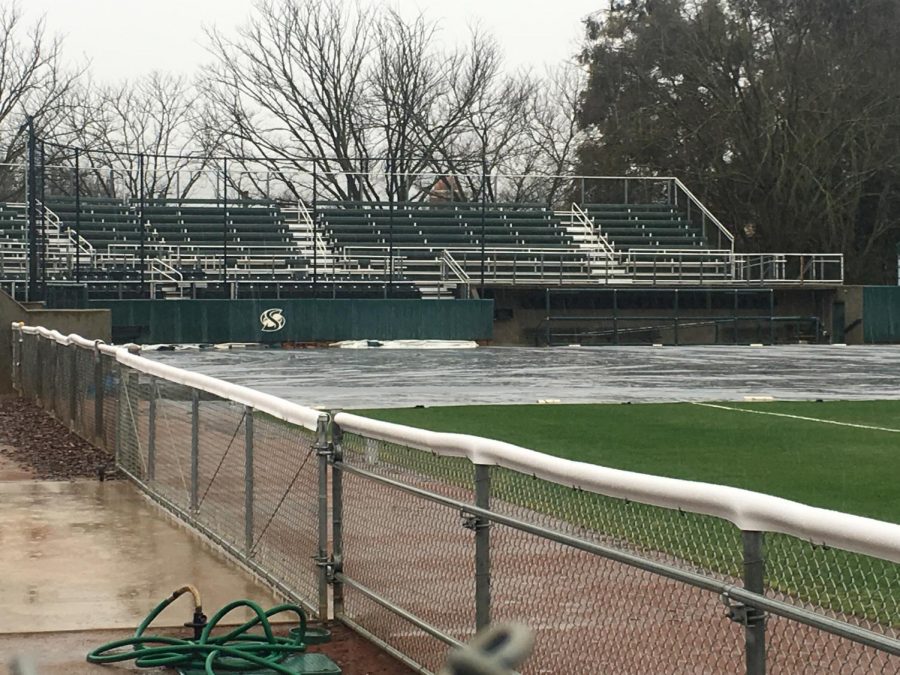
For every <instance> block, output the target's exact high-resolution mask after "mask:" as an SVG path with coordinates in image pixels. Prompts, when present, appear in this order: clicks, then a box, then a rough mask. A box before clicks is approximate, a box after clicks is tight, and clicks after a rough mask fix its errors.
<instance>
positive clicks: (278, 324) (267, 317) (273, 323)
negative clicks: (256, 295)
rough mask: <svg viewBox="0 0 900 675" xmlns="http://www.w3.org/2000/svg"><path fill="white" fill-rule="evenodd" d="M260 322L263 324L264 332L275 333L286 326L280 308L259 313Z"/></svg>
mask: <svg viewBox="0 0 900 675" xmlns="http://www.w3.org/2000/svg"><path fill="white" fill-rule="evenodd" d="M259 322H260V323H261V324H262V329H263V333H275V332H277V331H280V330H281V329H282V328H284V314H282V313H281V310H280V309H275V308H273V309H267V310H266V311H265V312H263V313H262V314H260V315H259Z"/></svg>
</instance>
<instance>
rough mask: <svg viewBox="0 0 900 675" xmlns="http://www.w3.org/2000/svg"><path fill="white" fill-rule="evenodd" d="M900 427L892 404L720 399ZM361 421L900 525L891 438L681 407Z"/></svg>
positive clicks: (471, 412) (380, 415)
mask: <svg viewBox="0 0 900 675" xmlns="http://www.w3.org/2000/svg"><path fill="white" fill-rule="evenodd" d="M723 405H727V406H729V407H732V408H743V409H747V410H758V411H763V412H776V413H781V414H789V415H798V416H804V417H813V418H819V419H828V420H835V421H841V422H846V423H853V424H863V425H872V426H881V427H888V428H896V429H900V401H834V402H824V403H815V402H773V403H754V404H750V403H726V404H723ZM358 412H359V414H362V415H366V416H369V417H374V418H377V419H382V420H386V421H389V422H397V423H400V424H408V425H410V426H416V427H422V428H425V429H432V430H435V431H453V432H459V433H467V434H474V435H478V436H485V437H487V438H496V439H499V440H503V441H507V442H510V443H515V444H517V445H521V446H524V447H527V448H532V449H534V450H539V451H541V452H546V453H548V454H552V455H557V456H559V457H566V458H568V459H574V460H579V461H582V462H589V463H592V464H598V465H602V466H608V467H614V468H618V469H627V470H630V471H637V472H641V473H649V474H654V475H660V476H670V477H673V478H685V479H688V480H697V481H704V482H709V483H717V484H721V485H731V486H734V487H741V488H746V489H749V490H754V491H757V492H762V493H766V494H771V495H776V496H779V497H785V498H787V499H792V500H795V501H798V502H801V503H804V504H810V505H812V506H820V507H823V508H828V509H834V510H837V511H844V512H848V513H854V514H857V515H862V516H868V517H871V518H877V519H880V520H887V521H890V522H895V523H900V490H898V489H897V476H898V475H900V433H892V432H887V431H876V430H869V429H860V428H857V427H846V426H837V425H833V424H825V423H822V422H814V421H806V420H798V419H793V418H786V417H777V416H772V415H756V414H747V413H745V412H737V411H731V410H722V409H720V408H709V407H704V406H699V405H693V404H689V403H674V404H634V405H615V404H590V405H521V406H518V405H517V406H506V405H504V406H453V407H437V408H404V409H381V410H363V411H358Z"/></svg>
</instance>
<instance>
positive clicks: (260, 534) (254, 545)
mask: <svg viewBox="0 0 900 675" xmlns="http://www.w3.org/2000/svg"><path fill="white" fill-rule="evenodd" d="M315 449H316V448H315V446H313V447H311V448H310V449H309V452H307V453H306V457H304V458H303V461H302V462H300V466H299V468H298V469H297V472H296V473H295V474H294V477H293V478H291V482H290V483H288V486H287V488H286V489H285V491H284V494H283V495H281V499H279V500H278V504H276V505H275V509H274V510H273V511H272V515H270V516H269V518H268V520H266V524H265V525H264V526H263V528H262V530H261V531H260V533H259V536H258V537H257V538H256V541H254V542H253V546H251V547H250V551H249V553H248V554H247V556H248V557H253V554H254V553H255V552H256V547H257V546H258V545H259V542H260V541H261V540H262V538H263V535H265V533H266V530H268V529H269V525H271V524H272V521H273V520H274V519H275V516H276V515H277V514H278V511H279V509H281V505H282V504H284V500H285V499H287V496H288V494H290V492H291V488H293V487H294V483H296V482H297V479H298V478H299V477H300V473H301V472H302V471H303V467H305V466H306V463H307V462H308V461H309V458H310V457H312V455H313V451H314V450H315Z"/></svg>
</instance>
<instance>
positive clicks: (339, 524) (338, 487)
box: [331, 424, 344, 619]
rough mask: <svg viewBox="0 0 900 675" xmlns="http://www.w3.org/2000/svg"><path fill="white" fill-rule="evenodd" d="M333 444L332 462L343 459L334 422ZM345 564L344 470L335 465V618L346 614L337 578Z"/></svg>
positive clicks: (333, 509)
mask: <svg viewBox="0 0 900 675" xmlns="http://www.w3.org/2000/svg"><path fill="white" fill-rule="evenodd" d="M331 442H332V444H333V452H332V456H331V457H332V462H340V461H341V460H342V459H343V445H342V443H343V431H342V430H341V428H340V427H339V426H338V425H337V424H334V425H332V427H331ZM343 565H344V472H343V470H342V469H340V468H339V467H337V466H333V470H332V472H331V567H332V571H333V579H332V584H331V602H332V609H333V612H334V618H335V619H340V618H341V617H342V616H343V614H344V585H343V584H342V583H341V582H340V581H338V580H337V574H339V573H340V572H341V571H343Z"/></svg>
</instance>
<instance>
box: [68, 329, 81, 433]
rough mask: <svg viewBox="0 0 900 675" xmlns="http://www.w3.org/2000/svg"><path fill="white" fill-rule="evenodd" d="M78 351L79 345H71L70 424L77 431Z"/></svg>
mask: <svg viewBox="0 0 900 675" xmlns="http://www.w3.org/2000/svg"><path fill="white" fill-rule="evenodd" d="M78 349H79V347H78V346H77V345H74V344H72V345H69V352H70V356H69V423H70V428H71V429H72V430H73V431H75V430H76V427H75V422H76V417H77V413H78V388H77V387H76V386H75V383H76V382H77V380H78Z"/></svg>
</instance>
